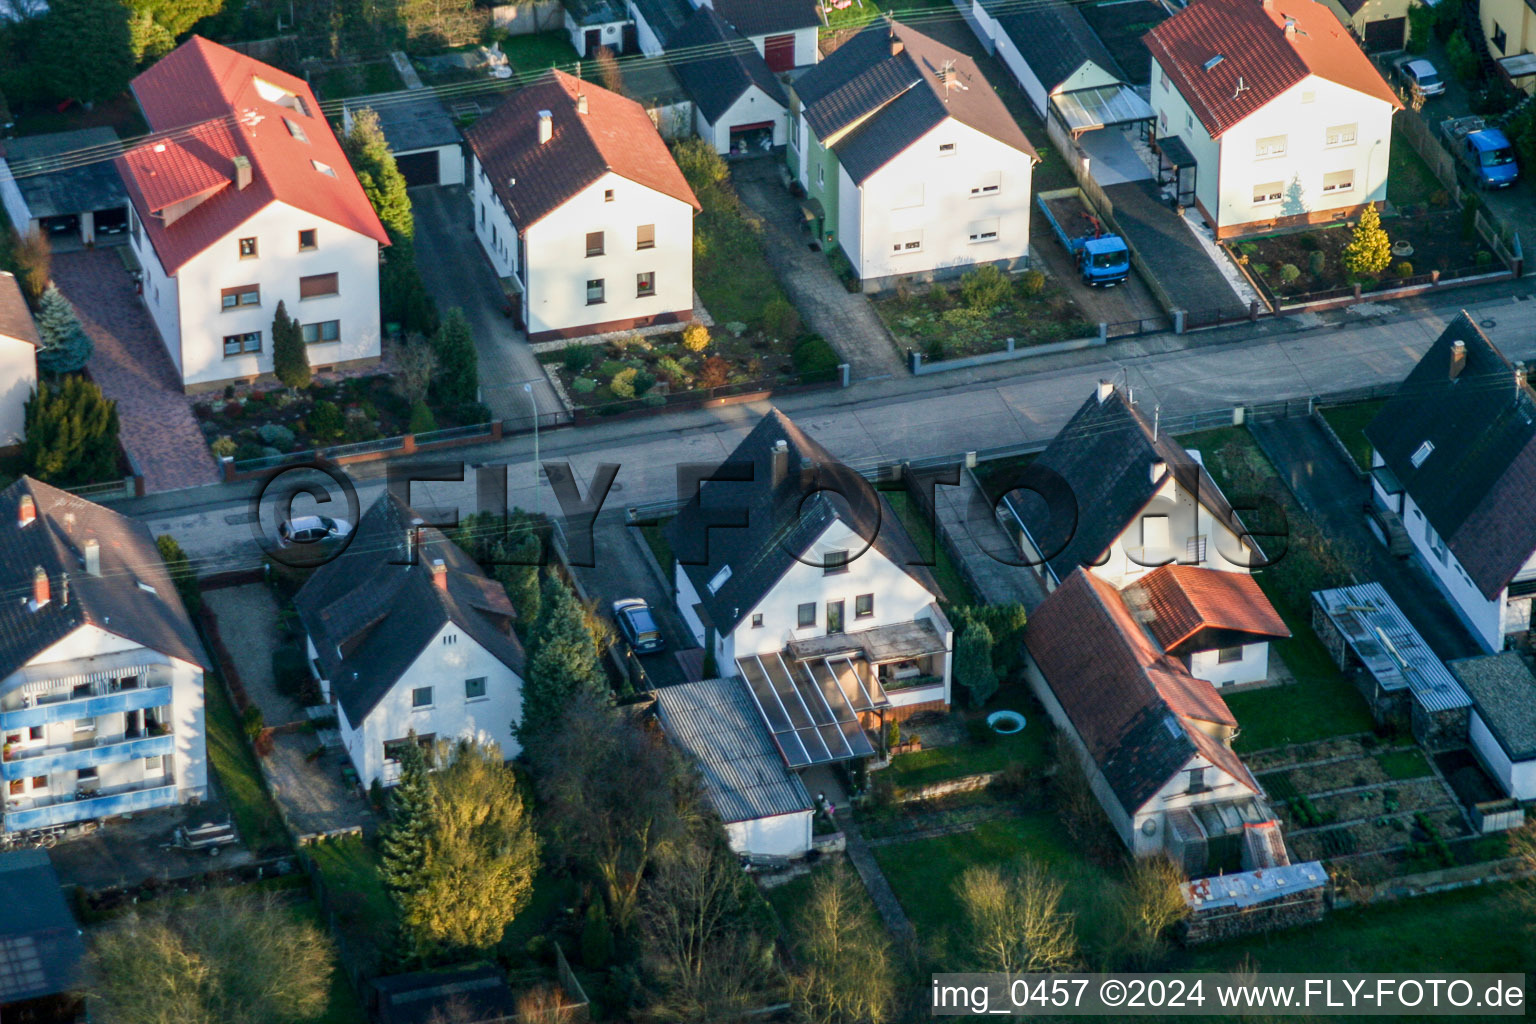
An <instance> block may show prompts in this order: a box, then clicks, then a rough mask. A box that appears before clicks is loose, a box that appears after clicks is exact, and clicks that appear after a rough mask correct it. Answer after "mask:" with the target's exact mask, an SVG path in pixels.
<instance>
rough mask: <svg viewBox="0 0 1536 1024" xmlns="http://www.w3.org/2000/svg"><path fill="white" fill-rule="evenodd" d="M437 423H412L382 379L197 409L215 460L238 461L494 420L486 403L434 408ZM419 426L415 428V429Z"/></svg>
mask: <svg viewBox="0 0 1536 1024" xmlns="http://www.w3.org/2000/svg"><path fill="white" fill-rule="evenodd" d="M427 408H428V409H429V410H430V413H431V415H430V416H429V417H426V418H424V419H423V418H420V417H419V416H418V417H413V415H412V407H411V403H410V402H408V401H407V400H406V399H405V398H404V397H403V396H402V395H401V394H400V393H399V392H398V391H396V390H395V386H394V382H393V380H392V379H391V378H390V377H388V376H384V375H382V374H380V375H375V376H370V377H349V378H345V379H342V380H336V381H326V382H316V383H314V384H311V385H310V386H309V387H307V388H301V389H297V390H289V389H287V388H275V389H271V390H258V389H255V388H253V389H251V390H249V391H245V392H243V393H240V394H236V392H235V390H234V389H233V388H225V390H224V392H223V393H222V394H221V395H219V396H217V397H212V398H206V399H204V400H202V401H199V402H198V403H197V404H195V405H194V406H193V407H192V411H193V412H194V413H196V415H197V419H198V422H199V423H200V424H201V426H202V430H203V434H204V436H205V437H207V438H208V441H209V446H210V447H211V448H212V449H213V453H214V454H215V455H229V456H233V457H234V458H235V459H236V461H244V460H248V459H258V458H267V457H271V456H275V455H283V454H286V453H288V452H302V451H309V450H312V449H316V448H325V447H327V446H329V445H334V444H356V443H359V442H364V441H376V440H379V439H380V438H386V437H399V436H401V435H402V434H415V433H425V432H426V431H429V430H442V429H446V428H449V427H461V426H471V425H474V424H477V423H484V422H486V421H487V420H489V419H490V416H491V413H490V410H489V409H487V408H486V407H485V406H483V405H480V404H479V403H470V404H468V405H464V406H444V405H441V404H432V403H428V405H427ZM413 420H414V422H413Z"/></svg>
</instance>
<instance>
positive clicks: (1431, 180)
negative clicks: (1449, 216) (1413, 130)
mask: <svg viewBox="0 0 1536 1024" xmlns="http://www.w3.org/2000/svg"><path fill="white" fill-rule="evenodd" d="M1387 201H1388V202H1390V203H1391V204H1392V205H1393V206H1396V207H1399V208H1401V207H1404V206H1409V205H1412V206H1446V205H1448V204H1449V203H1450V196H1449V195H1448V194H1447V193H1446V191H1445V186H1444V185H1442V184H1441V183H1440V179H1439V178H1437V177H1435V172H1434V171H1432V170H1430V169H1429V164H1426V163H1425V162H1424V158H1423V157H1421V156H1419V154H1418V151H1417V150H1415V149H1414V148H1413V147H1412V146H1410V145H1409V144H1408V140H1407V138H1405V137H1404V136H1403V133H1402V132H1400V131H1398V130H1397V129H1395V128H1394V129H1393V130H1392V155H1391V158H1390V162H1389V163H1388V165H1387Z"/></svg>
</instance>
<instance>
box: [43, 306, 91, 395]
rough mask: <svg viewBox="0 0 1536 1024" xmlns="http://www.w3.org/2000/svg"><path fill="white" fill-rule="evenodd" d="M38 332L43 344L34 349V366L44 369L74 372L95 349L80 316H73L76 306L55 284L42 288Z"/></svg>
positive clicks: (79, 368)
mask: <svg viewBox="0 0 1536 1024" xmlns="http://www.w3.org/2000/svg"><path fill="white" fill-rule="evenodd" d="M37 333H38V334H39V335H40V336H41V338H42V346H41V347H40V348H39V349H38V350H37V366H38V369H40V370H42V371H43V372H44V373H51V374H54V375H58V374H63V373H76V372H78V371H80V370H81V369H83V368H84V367H85V364H86V361H87V360H89V359H90V358H91V353H92V352H93V351H95V345H94V344H93V343H92V342H91V338H90V335H88V334H86V333H85V328H84V327H81V326H80V318H79V317H77V316H75V307H74V306H71V305H70V304H69V300H68V299H66V298H65V297H64V293H63V292H61V291H59V287H58V285H54V284H50V285H49V286H48V288H47V290H46V291H44V292H43V300H42V309H41V311H40V312H39V313H38V317H37Z"/></svg>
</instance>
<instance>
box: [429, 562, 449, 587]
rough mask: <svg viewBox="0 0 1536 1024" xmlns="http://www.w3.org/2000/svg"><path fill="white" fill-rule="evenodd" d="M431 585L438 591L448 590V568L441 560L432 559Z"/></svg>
mask: <svg viewBox="0 0 1536 1024" xmlns="http://www.w3.org/2000/svg"><path fill="white" fill-rule="evenodd" d="M432 585H433V586H435V587H436V588H437V589H438V590H442V591H446V590H447V589H448V566H447V565H446V564H445V563H444V562H443V560H442V559H441V558H434V559H432Z"/></svg>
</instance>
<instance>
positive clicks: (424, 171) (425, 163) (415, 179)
mask: <svg viewBox="0 0 1536 1024" xmlns="http://www.w3.org/2000/svg"><path fill="white" fill-rule="evenodd" d="M395 164H396V165H397V166H398V167H399V168H400V174H401V176H402V177H404V178H405V183H406V184H407V185H409V186H411V187H412V188H414V187H416V186H417V185H437V184H440V180H441V176H440V175H439V173H438V159H437V150H435V149H429V150H426V151H425V152H421V153H405V154H403V155H401V156H397V157H395Z"/></svg>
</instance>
